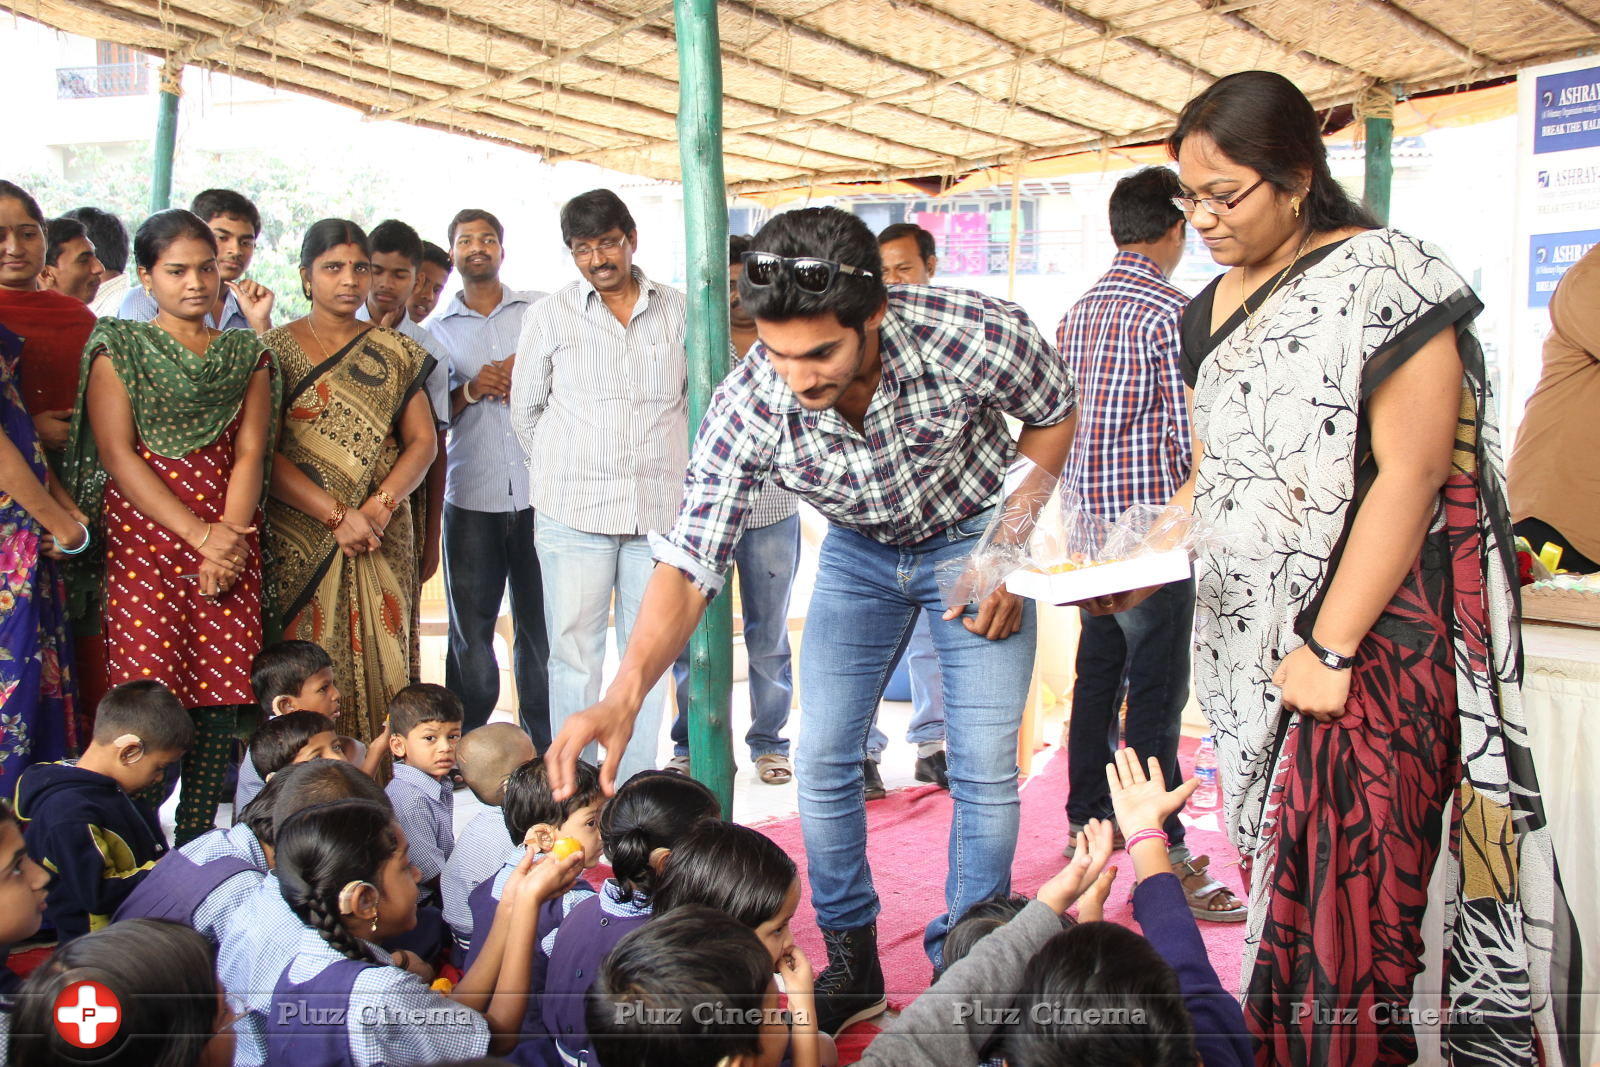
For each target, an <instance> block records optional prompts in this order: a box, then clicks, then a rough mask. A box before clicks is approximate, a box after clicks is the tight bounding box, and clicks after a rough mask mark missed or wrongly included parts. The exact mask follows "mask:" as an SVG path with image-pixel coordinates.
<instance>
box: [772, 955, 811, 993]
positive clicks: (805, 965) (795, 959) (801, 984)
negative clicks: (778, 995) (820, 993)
mask: <svg viewBox="0 0 1600 1067" xmlns="http://www.w3.org/2000/svg"><path fill="white" fill-rule="evenodd" d="M778 973H779V974H781V975H782V976H783V991H784V993H785V994H787V995H788V996H790V997H795V996H802V995H804V994H807V993H810V992H812V991H813V990H814V989H815V988H816V982H817V976H816V972H814V971H813V970H812V969H811V960H810V959H808V958H807V957H806V954H805V952H804V951H802V950H801V948H800V946H799V945H795V946H793V947H792V948H790V949H789V951H788V952H785V953H784V954H783V958H782V959H780V960H779V961H778Z"/></svg>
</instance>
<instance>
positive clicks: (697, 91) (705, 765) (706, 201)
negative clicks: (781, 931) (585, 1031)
mask: <svg viewBox="0 0 1600 1067" xmlns="http://www.w3.org/2000/svg"><path fill="white" fill-rule="evenodd" d="M674 18H675V21H676V25H677V34H678V83H679V85H680V86H681V88H680V90H679V94H678V152H679V158H680V160H681V162H682V167H683V209H684V211H683V214H684V231H685V237H686V245H687V261H688V262H687V268H688V269H687V276H688V300H689V327H688V333H689V336H688V349H689V351H688V356H689V436H690V439H691V442H692V440H693V437H694V432H695V430H696V429H697V428H698V427H699V425H700V420H701V419H702V418H704V417H705V413H706V409H707V408H708V407H709V406H710V405H711V393H712V391H713V390H714V389H715V388H716V387H717V383H718V382H720V381H722V379H723V376H724V375H726V374H727V373H728V351H729V347H730V341H729V336H728V209H727V199H726V198H727V189H726V183H725V182H724V180H723V174H722V49H721V43H720V41H719V38H718V29H717V4H716V0H676V2H675V12H674ZM731 601H732V593H731V590H724V592H723V594H722V595H721V596H719V597H716V598H715V599H713V600H712V601H711V603H710V604H709V605H707V608H706V614H705V618H704V619H703V620H702V621H701V623H700V625H699V627H697V628H696V629H695V632H694V636H693V637H692V638H690V640H689V708H688V714H689V762H690V764H691V767H692V769H693V771H694V776H695V777H696V778H698V779H700V781H702V782H704V783H705V784H706V786H707V787H709V788H710V790H711V791H712V792H713V793H715V794H716V795H717V799H718V800H719V801H721V802H722V817H723V818H725V819H731V818H733V730H732V723H731V722H730V721H729V703H730V697H731V695H732V691H733V607H732V604H731Z"/></svg>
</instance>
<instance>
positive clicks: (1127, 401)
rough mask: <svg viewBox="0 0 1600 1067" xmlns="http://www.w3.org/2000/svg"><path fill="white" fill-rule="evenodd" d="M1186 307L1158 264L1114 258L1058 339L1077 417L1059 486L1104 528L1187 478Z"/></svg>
mask: <svg viewBox="0 0 1600 1067" xmlns="http://www.w3.org/2000/svg"><path fill="white" fill-rule="evenodd" d="M1188 302H1189V298H1188V296H1187V295H1185V294H1184V292H1183V290H1181V289H1179V288H1178V287H1177V286H1175V285H1173V284H1172V283H1171V282H1169V281H1167V279H1166V278H1165V277H1164V276H1163V275H1162V273H1161V268H1160V267H1158V266H1156V264H1155V262H1154V261H1153V260H1151V259H1149V258H1148V257H1146V256H1142V255H1140V254H1139V253H1137V252H1118V253H1117V258H1116V259H1114V260H1113V261H1112V263H1111V269H1110V270H1109V271H1107V272H1106V273H1105V275H1104V276H1102V277H1101V279H1100V280H1099V281H1098V282H1095V284H1094V285H1093V286H1092V287H1090V289H1089V291H1088V292H1087V293H1085V294H1084V295H1083V298H1082V299H1081V300H1079V301H1078V302H1077V303H1076V304H1074V305H1072V308H1071V310H1069V311H1068V312H1067V314H1066V317H1065V318H1063V319H1062V320H1061V326H1060V328H1059V329H1058V330H1057V331H1056V343H1057V345H1059V347H1060V348H1061V355H1062V356H1063V358H1065V359H1066V362H1067V367H1068V368H1069V369H1070V370H1071V371H1072V374H1073V376H1074V378H1075V379H1076V380H1077V383H1078V391H1079V398H1080V407H1081V410H1080V411H1079V414H1078V432H1077V435H1076V436H1075V437H1074V438H1073V440H1072V452H1071V454H1070V455H1068V457H1067V465H1066V467H1065V468H1064V469H1063V470H1062V472H1061V481H1062V485H1063V487H1064V488H1067V489H1071V490H1073V491H1075V492H1076V493H1077V494H1078V495H1079V496H1080V497H1082V498H1083V500H1084V503H1085V504H1086V505H1087V506H1088V508H1089V509H1090V511H1091V512H1092V513H1093V514H1094V515H1096V516H1097V517H1099V518H1102V519H1105V520H1106V521H1107V522H1111V521H1114V520H1116V519H1117V517H1118V516H1120V515H1121V514H1122V513H1123V512H1124V511H1126V510H1127V509H1128V507H1129V506H1131V505H1133V504H1165V503H1166V502H1167V499H1168V498H1169V497H1171V496H1172V494H1173V493H1175V492H1176V491H1177V489H1178V486H1180V485H1182V484H1183V480H1184V479H1185V478H1187V477H1188V476H1189V464H1190V460H1191V457H1192V447H1191V443H1190V440H1189V409H1188V406H1187V405H1186V404H1185V402H1184V398H1183V376H1182V373H1181V372H1180V370H1179V366H1178V356H1179V351H1180V348H1181V344H1180V339H1179V332H1178V326H1179V322H1180V321H1181V320H1182V318H1183V309H1184V306H1185V305H1186V304H1188Z"/></svg>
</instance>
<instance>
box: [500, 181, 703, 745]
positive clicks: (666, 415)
mask: <svg viewBox="0 0 1600 1067" xmlns="http://www.w3.org/2000/svg"><path fill="white" fill-rule="evenodd" d="M561 239H562V240H563V241H565V242H566V245H567V250H568V252H570V253H571V255H572V262H573V265H574V266H575V267H576V268H577V270H578V275H579V280H577V281H575V282H573V283H572V284H571V285H568V286H566V287H565V288H563V289H561V290H560V291H558V292H556V293H554V294H552V295H551V296H549V297H547V298H546V299H544V300H541V301H540V302H539V303H537V304H535V305H534V306H533V308H532V309H531V310H530V311H529V312H528V316H527V319H526V320H525V322H524V324H523V328H522V340H521V341H520V342H519V343H518V345H517V352H518V366H517V373H516V378H515V380H514V384H513V386H512V392H511V421H512V425H514V426H515V427H516V431H517V436H518V437H519V438H521V440H522V445H523V448H524V449H525V450H526V452H527V457H528V472H529V477H530V493H531V499H532V501H533V507H534V511H535V512H536V513H537V514H538V520H537V522H536V524H535V533H534V541H535V543H536V544H537V545H538V546H539V567H540V570H541V572H542V573H543V575H544V605H545V620H546V625H547V626H548V629H549V633H550V725H551V728H552V730H559V729H560V728H561V724H562V723H563V722H564V721H565V720H566V718H567V717H568V716H569V715H572V714H574V713H576V712H578V711H581V710H583V709H584V708H586V707H588V706H589V705H590V704H592V703H594V701H595V699H596V698H597V697H599V695H600V680H601V675H602V672H603V671H604V669H605V641H606V631H607V629H608V628H610V627H609V623H610V619H611V615H612V611H611V605H612V599H613V594H614V595H615V600H616V612H615V615H616V641H617V651H618V653H619V654H620V652H621V651H622V649H623V647H624V646H625V645H626V644H627V641H628V633H629V631H630V630H631V629H632V626H633V622H634V619H635V617H636V616H637V615H638V613H639V603H640V600H641V598H642V597H643V596H644V587H645V583H646V582H647V581H649V578H650V568H651V567H652V566H653V563H652V561H651V558H650V541H649V534H651V533H652V532H654V531H658V530H665V529H667V528H668V527H670V526H671V525H672V517H673V515H674V514H675V513H676V512H677V510H678V499H679V497H680V496H681V495H682V487H683V470H684V467H685V465H686V464H687V463H688V460H689V403H688V364H687V363H686V362H685V358H684V347H683V344H684V325H685V322H686V320H687V315H688V310H687V307H686V305H685V301H684V296H683V294H682V293H681V292H679V291H678V290H676V289H673V288H671V287H670V286H666V285H661V284H659V283H657V282H653V281H651V280H650V279H649V278H647V277H646V276H645V273H644V271H642V270H640V269H639V268H638V267H637V266H635V265H634V263H633V253H634V250H635V249H637V248H638V246H639V233H638V228H637V227H636V226H635V225H634V221H633V215H632V214H630V213H629V211H628V208H627V205H625V204H624V203H623V202H622V200H621V198H620V197H618V196H617V194H616V193H613V192H612V191H611V190H609V189H595V190H593V191H591V192H587V193H583V194H582V195H580V196H576V197H574V198H573V199H571V200H570V201H568V202H567V203H566V204H565V205H564V206H563V207H562V208H561ZM682 647H683V645H682V644H681V643H680V645H679V646H678V648H675V649H673V650H672V651H673V655H674V656H676V655H677V653H678V652H679V651H680V650H681V649H682ZM666 695H667V684H666V682H664V681H656V684H654V685H653V687H652V688H651V689H650V691H649V692H648V693H646V694H641V704H642V706H643V714H642V715H641V717H640V721H639V724H638V728H637V729H636V730H635V732H634V737H633V741H632V743H631V744H630V745H629V746H628V749H627V751H626V753H623V754H622V773H623V776H624V777H627V776H629V775H631V774H633V773H635V772H637V771H641V770H646V769H650V768H653V767H655V766H656V748H657V744H658V742H659V739H660V735H661V711H662V707H663V705H664V704H665V701H666ZM589 758H590V759H591V760H593V758H594V754H593V753H590V756H589Z"/></svg>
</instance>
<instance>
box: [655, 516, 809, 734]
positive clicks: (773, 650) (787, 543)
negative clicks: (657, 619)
mask: <svg viewBox="0 0 1600 1067" xmlns="http://www.w3.org/2000/svg"><path fill="white" fill-rule="evenodd" d="M733 565H734V566H735V567H737V568H738V569H739V603H740V605H741V610H742V612H743V614H744V649H745V654H746V656H747V657H748V659H749V661H750V729H749V730H747V731H745V735H744V743H745V744H746V745H748V746H750V759H751V760H752V761H754V760H757V759H759V758H761V757H762V756H765V755H768V754H770V753H776V754H778V755H780V756H787V755H788V754H789V740H788V738H786V737H784V736H783V728H784V726H785V725H787V724H788V722H789V705H790V703H791V702H792V701H793V700H794V675H793V668H792V667H791V665H790V659H789V591H790V589H792V588H793V587H794V572H795V569H796V568H797V567H799V565H800V516H799V515H790V516H789V517H788V518H787V519H781V520H779V521H778V522H775V523H773V524H771V525H770V526H762V527H759V528H757V529H754V530H746V531H745V532H744V536H743V537H740V538H739V543H738V544H737V545H735V546H734V548H733ZM672 676H673V678H674V680H675V681H676V683H677V686H678V716H677V718H675V719H673V720H672V748H673V752H675V753H676V754H677V755H679V756H687V755H688V754H689V714H688V712H689V653H688V650H687V649H686V650H685V651H684V653H683V655H681V656H679V657H678V662H676V663H674V664H673V665H672Z"/></svg>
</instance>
